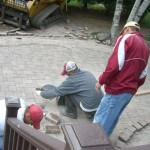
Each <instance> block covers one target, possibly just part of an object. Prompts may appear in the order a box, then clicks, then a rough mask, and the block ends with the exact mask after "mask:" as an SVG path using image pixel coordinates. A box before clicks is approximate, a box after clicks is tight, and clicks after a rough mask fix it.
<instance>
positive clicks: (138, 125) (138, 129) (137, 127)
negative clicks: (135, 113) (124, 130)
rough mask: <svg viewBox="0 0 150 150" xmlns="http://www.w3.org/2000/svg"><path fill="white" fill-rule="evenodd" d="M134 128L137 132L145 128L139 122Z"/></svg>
mask: <svg viewBox="0 0 150 150" xmlns="http://www.w3.org/2000/svg"><path fill="white" fill-rule="evenodd" d="M132 126H133V127H135V128H136V130H137V131H140V130H141V129H142V128H143V127H142V126H141V125H140V124H139V123H138V122H135V123H134V124H132Z"/></svg>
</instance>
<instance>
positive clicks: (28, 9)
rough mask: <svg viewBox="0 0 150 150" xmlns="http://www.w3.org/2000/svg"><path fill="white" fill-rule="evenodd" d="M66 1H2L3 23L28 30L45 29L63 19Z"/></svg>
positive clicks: (0, 6)
mask: <svg viewBox="0 0 150 150" xmlns="http://www.w3.org/2000/svg"><path fill="white" fill-rule="evenodd" d="M64 7H65V0H32V1H25V0H1V1H0V14H1V22H3V23H6V24H11V25H13V26H17V27H19V28H21V29H24V30H28V29H29V27H30V26H33V27H35V28H38V29H44V28H46V27H48V26H50V25H52V24H54V23H57V22H59V21H61V20H62V19H63V9H64Z"/></svg>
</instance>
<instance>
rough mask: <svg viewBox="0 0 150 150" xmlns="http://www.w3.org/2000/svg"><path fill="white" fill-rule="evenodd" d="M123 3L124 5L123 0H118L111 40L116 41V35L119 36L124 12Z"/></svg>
mask: <svg viewBox="0 0 150 150" xmlns="http://www.w3.org/2000/svg"><path fill="white" fill-rule="evenodd" d="M122 5H123V0H117V1H116V8H115V13H114V17H113V22H112V27H111V40H112V41H114V39H116V37H117V36H118V28H119V22H120V16H121V12H122Z"/></svg>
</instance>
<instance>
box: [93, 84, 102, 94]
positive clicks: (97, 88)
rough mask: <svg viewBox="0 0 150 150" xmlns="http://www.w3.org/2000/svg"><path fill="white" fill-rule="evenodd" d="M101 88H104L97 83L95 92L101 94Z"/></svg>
mask: <svg viewBox="0 0 150 150" xmlns="http://www.w3.org/2000/svg"><path fill="white" fill-rule="evenodd" d="M101 86H102V85H101V84H100V83H99V82H97V83H96V84H95V90H96V91H97V92H100V89H101Z"/></svg>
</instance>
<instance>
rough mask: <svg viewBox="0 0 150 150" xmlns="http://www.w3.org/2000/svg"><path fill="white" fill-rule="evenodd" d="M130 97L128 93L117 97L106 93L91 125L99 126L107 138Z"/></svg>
mask: <svg viewBox="0 0 150 150" xmlns="http://www.w3.org/2000/svg"><path fill="white" fill-rule="evenodd" d="M132 97H133V95H132V94H130V93H123V94H118V95H111V94H108V93H106V94H105V96H104V97H103V98H102V100H101V103H100V105H99V107H98V109H97V111H96V114H95V116H94V120H93V123H98V124H100V125H101V126H102V127H103V129H104V131H105V133H106V134H107V135H108V136H109V135H110V134H111V133H112V131H113V129H114V128H115V126H116V124H117V122H118V120H119V117H120V115H121V113H122V112H123V110H124V109H125V108H126V106H127V105H128V103H129V102H130V100H131V98H132Z"/></svg>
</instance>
